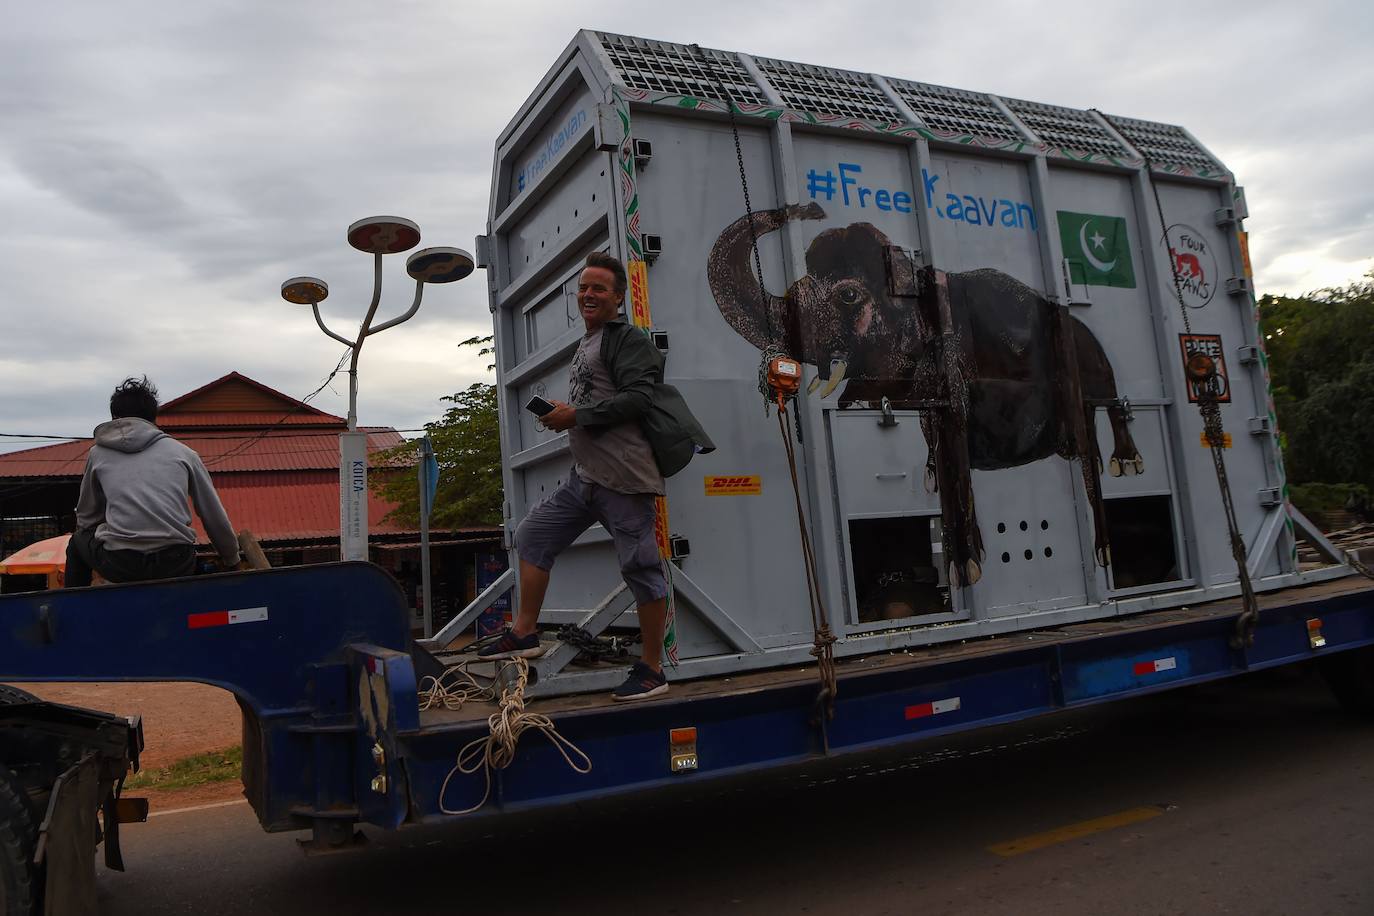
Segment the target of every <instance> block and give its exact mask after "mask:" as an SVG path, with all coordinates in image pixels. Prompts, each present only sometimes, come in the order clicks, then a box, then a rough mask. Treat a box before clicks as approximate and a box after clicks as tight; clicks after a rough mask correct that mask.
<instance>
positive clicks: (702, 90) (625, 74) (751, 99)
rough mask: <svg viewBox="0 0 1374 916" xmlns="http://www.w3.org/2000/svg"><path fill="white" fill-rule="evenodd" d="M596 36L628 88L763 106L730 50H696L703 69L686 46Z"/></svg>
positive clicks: (762, 99) (760, 94)
mask: <svg viewBox="0 0 1374 916" xmlns="http://www.w3.org/2000/svg"><path fill="white" fill-rule="evenodd" d="M596 37H597V39H598V40H599V41H600V42H601V47H602V48H603V49H604V50H605V52H606V56H607V57H609V58H610V60H611V63H612V65H614V66H615V68H616V73H617V75H618V76H619V77H620V79H621V81H622V82H623V83H624V84H625V85H626V86H628V87H629V88H631V89H639V90H642V91H644V92H662V93H666V94H668V95H689V96H692V97H693V98H698V99H714V100H715V101H718V102H724V101H730V102H734V103H735V104H736V105H766V104H768V99H767V98H766V97H765V96H764V94H763V92H762V91H761V90H760V89H759V87H758V84H757V83H755V82H754V78H753V77H752V76H750V75H749V71H747V70H745V69H744V67H743V66H742V65H741V64H740V62H739V60H737V59H736V58H735V56H734V55H732V54H727V53H725V52H723V51H713V50H711V49H709V48H702V49H701V53H702V54H703V55H704V56H705V57H706V59H707V61H709V62H710V67H711V70H710V72H708V71H707V70H706V69H705V68H704V67H703V66H702V61H701V58H700V57H698V56H697V54H696V53H695V52H694V51H693V50H692V49H691V48H690V47H688V46H687V45H678V44H670V43H668V42H663V41H647V40H645V39H643V38H630V37H628V36H624V35H610V34H607V33H604V32H598V33H597V35H596ZM717 80H719V81H720V85H722V86H724V88H725V94H726V95H728V96H729V98H728V99H722V98H721V91H720V88H719V87H718V86H717V82H716V81H717Z"/></svg>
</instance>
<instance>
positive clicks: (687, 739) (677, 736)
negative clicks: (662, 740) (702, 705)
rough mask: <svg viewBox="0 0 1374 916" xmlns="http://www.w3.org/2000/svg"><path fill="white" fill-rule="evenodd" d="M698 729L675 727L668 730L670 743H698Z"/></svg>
mask: <svg viewBox="0 0 1374 916" xmlns="http://www.w3.org/2000/svg"><path fill="white" fill-rule="evenodd" d="M696 741H697V730H696V729H695V728H675V729H673V730H672V731H670V732H668V743H669V744H696Z"/></svg>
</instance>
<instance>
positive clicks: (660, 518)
mask: <svg viewBox="0 0 1374 916" xmlns="http://www.w3.org/2000/svg"><path fill="white" fill-rule="evenodd" d="M654 540H655V541H657V542H658V555H659V556H661V557H671V556H672V555H673V551H672V548H671V547H670V546H669V544H668V500H667V498H665V497H662V496H659V497H656V498H655V499H654Z"/></svg>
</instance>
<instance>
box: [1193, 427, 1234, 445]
mask: <svg viewBox="0 0 1374 916" xmlns="http://www.w3.org/2000/svg"><path fill="white" fill-rule="evenodd" d="M1199 438H1200V439H1202V447H1203V448H1211V447H1212V443H1211V442H1210V441H1208V439H1207V433H1206V432H1205V431H1204V432H1203V433H1202V435H1201V436H1200V437H1199ZM1221 447H1222V448H1230V447H1231V434H1230V433H1222V434H1221Z"/></svg>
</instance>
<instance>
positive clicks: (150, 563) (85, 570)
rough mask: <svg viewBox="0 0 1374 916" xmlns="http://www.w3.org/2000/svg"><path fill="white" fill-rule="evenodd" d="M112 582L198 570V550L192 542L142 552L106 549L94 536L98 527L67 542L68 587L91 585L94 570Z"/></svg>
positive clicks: (82, 532) (164, 576)
mask: <svg viewBox="0 0 1374 916" xmlns="http://www.w3.org/2000/svg"><path fill="white" fill-rule="evenodd" d="M93 569H94V570H95V571H96V572H98V573H100V574H101V575H102V576H104V577H105V578H106V579H107V580H109V581H110V582H144V581H146V580H148V579H173V578H176V577H177V576H189V575H191V574H192V573H194V572H195V571H196V549H195V547H194V546H192V545H191V544H176V545H174V546H171V547H162V548H159V549H157V550H152V551H149V552H148V553H143V552H141V551H138V550H107V549H106V548H105V547H103V546H102V545H101V544H100V542H99V541H97V540H96V539H95V530H94V529H92V528H85V529H81V530H78V531H77V532H76V533H75V534H73V535H72V539H71V541H69V542H68V543H67V573H66V577H65V578H64V580H63V582H64V584H65V585H66V587H67V588H83V587H85V586H87V585H90V584H91V570H93Z"/></svg>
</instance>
